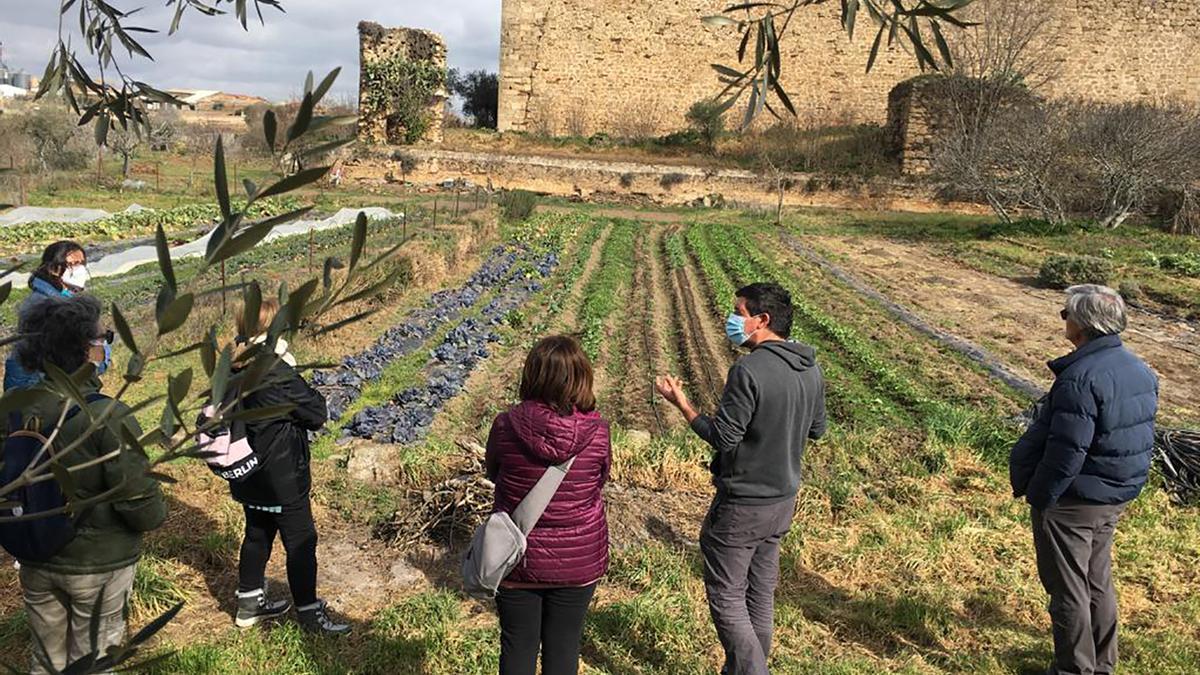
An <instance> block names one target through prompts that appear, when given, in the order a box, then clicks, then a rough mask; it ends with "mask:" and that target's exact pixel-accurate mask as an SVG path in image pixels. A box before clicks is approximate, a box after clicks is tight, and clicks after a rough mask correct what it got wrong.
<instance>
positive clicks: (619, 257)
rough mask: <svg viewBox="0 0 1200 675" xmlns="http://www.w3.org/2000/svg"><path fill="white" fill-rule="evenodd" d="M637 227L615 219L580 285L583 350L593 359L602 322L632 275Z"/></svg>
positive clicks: (598, 350) (599, 340) (596, 353)
mask: <svg viewBox="0 0 1200 675" xmlns="http://www.w3.org/2000/svg"><path fill="white" fill-rule="evenodd" d="M636 238H637V227H636V226H635V225H634V224H633V223H631V222H629V221H617V223H616V224H614V225H613V230H612V234H611V235H609V237H608V241H606V242H604V248H603V249H601V251H600V268H599V269H598V270H597V271H596V274H595V276H594V277H592V280H591V281H590V282H589V283H588V285H587V287H586V288H585V289H584V298H583V305H582V306H581V307H580V309H579V325H580V326H581V327H582V333H583V336H582V338H581V340H580V341H581V342H582V343H583V350H584V351H585V352H586V353H587V355H588V358H590V359H592V360H595V359H596V357H597V356H599V354H600V344H601V342H602V341H603V339H604V322H605V321H606V320H607V319H608V316H609V314H611V313H612V311H613V310H614V309H616V308H617V306H619V305H620V304H621V298H620V295H621V293H620V290H621V289H622V288H624V287H625V284H626V282H627V281H628V280H630V279H632V278H633V246H634V241H635V240H636Z"/></svg>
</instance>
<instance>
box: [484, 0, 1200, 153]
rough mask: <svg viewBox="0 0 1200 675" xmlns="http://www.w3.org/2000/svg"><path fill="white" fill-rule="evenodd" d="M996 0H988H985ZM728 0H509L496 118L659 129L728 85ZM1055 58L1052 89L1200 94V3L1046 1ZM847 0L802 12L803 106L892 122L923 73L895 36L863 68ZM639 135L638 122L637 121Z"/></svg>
mask: <svg viewBox="0 0 1200 675" xmlns="http://www.w3.org/2000/svg"><path fill="white" fill-rule="evenodd" d="M981 1H987V0H981ZM729 4H733V3H730V2H728V0H662V1H660V2H650V1H649V0H502V17H501V49H500V129H501V130H502V131H505V130H518V131H538V132H547V133H551V134H556V135H563V134H577V133H578V134H584V135H587V134H591V133H594V132H597V131H605V132H609V133H613V134H618V135H631V132H638V133H646V132H649V133H663V132H666V131H670V130H674V129H678V128H680V127H682V126H684V119H683V116H684V113H685V112H686V110H687V108H688V106H690V105H691V104H692V103H693V102H695V101H697V100H699V99H701V98H704V97H707V96H711V95H713V94H714V93H716V92H717V91H718V83H717V79H716V75H715V73H714V72H713V70H712V69H711V68H710V66H709V64H711V63H713V62H721V63H729V62H730V61H732V60H733V58H734V53H735V51H736V49H737V44H738V40H739V37H738V34H737V31H736V29H734V28H712V27H708V26H705V25H704V24H702V23H701V21H700V19H701V17H703V16H706V15H710V14H717V13H720V11H721V10H722V9H723V8H724V7H726V6H728V5H729ZM1045 5H1046V8H1047V9H1046V12H1047V22H1048V23H1049V24H1050V25H1049V27H1048V34H1049V35H1051V36H1053V45H1052V47H1051V51H1052V53H1051V54H1050V55H1049V56H1048V57H1047V58H1050V59H1053V60H1054V61H1055V62H1057V63H1058V64H1060V66H1061V68H1060V70H1061V73H1060V76H1059V77H1058V78H1057V79H1056V80H1055V81H1054V82H1053V83H1052V84H1051V85H1050V87H1049V89H1050V91H1049V92H1048V93H1049V94H1051V95H1063V96H1080V97H1089V98H1100V99H1104V100H1135V99H1136V100H1156V99H1166V98H1176V99H1182V100H1189V101H1200V2H1198V1H1197V0H1120V1H1119V2H1112V1H1111V0H1054V1H1053V2H1047V3H1045ZM839 12H840V3H837V2H829V3H825V4H821V5H816V6H812V7H808V8H804V9H801V10H800V12H799V13H798V14H797V16H796V18H795V19H794V20H793V23H792V29H791V34H790V38H789V39H788V40H787V41H786V45H787V49H788V55H787V58H786V65H785V68H784V76H783V82H784V85H785V87H786V89H787V90H788V93H789V96H790V98H791V99H792V101H793V102H794V103H795V104H796V107H797V108H798V110H799V113H800V116H801V117H802V118H805V119H810V120H812V121H814V122H816V123H818V124H829V123H838V122H875V123H883V122H884V120H885V119H886V117H887V101H888V92H889V91H890V90H891V89H892V88H893V87H894V86H895V85H896V84H898V83H899V82H901V81H903V80H906V79H909V78H911V77H913V76H914V75H917V74H918V71H917V69H916V66H915V59H914V58H913V57H912V56H911V55H910V54H908V53H907V52H905V51H904V50H903V49H901V48H899V47H898V46H897V47H894V48H891V49H886V50H884V51H883V52H881V54H880V56H879V59H878V61H877V62H876V64H875V68H874V70H873V71H872V72H871V73H870V74H867V73H865V72H864V69H865V66H866V63H867V58H868V54H869V51H870V47H871V40H872V38H873V35H871V34H869V32H870V31H869V26H867V25H866V23H867V22H865V21H860V22H859V23H860V26H859V28H860V30H859V32H858V34H856V35H855V39H854V42H850V41H849V39H848V38H847V37H846V35H845V33H844V32H843V31H842V30H841V26H840V21H839ZM634 135H636V134H634Z"/></svg>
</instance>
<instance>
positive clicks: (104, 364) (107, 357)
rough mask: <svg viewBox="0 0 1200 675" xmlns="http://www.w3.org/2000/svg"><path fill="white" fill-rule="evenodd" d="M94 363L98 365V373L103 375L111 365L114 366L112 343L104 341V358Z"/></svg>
mask: <svg viewBox="0 0 1200 675" xmlns="http://www.w3.org/2000/svg"><path fill="white" fill-rule="evenodd" d="M94 365H95V366H96V374H97V375H103V374H104V373H106V372H108V369H109V367H110V366H112V345H110V344H109V343H107V342H105V343H104V360H103V361H101V362H100V363H96V364H94Z"/></svg>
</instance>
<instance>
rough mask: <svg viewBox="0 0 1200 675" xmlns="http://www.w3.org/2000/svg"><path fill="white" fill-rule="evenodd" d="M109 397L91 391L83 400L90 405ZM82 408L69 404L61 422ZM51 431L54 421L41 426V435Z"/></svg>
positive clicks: (76, 413)
mask: <svg viewBox="0 0 1200 675" xmlns="http://www.w3.org/2000/svg"><path fill="white" fill-rule="evenodd" d="M109 398H111V397H109V396H105V395H104V394H101V393H100V392H92V393H90V394H88V395H87V396H86V397H84V400H85V401H87V403H88V405H91V404H93V403H95V402H97V401H106V400H108V399H109ZM82 410H83V409H82V408H80V407H79V405H78V404H76V405H73V406H71V407H70V409H68V410H67V416H66V417H64V418H63V422H64V423H65V422H66V421H67V420H69V419H71V418H72V417H74V416H76V415H78V414H79V413H80V412H82ZM18 424H20V422H18ZM53 432H54V423H53V422H48V423H47V424H46V426H45V427H43V428H42V436H45V437H47V438H48V437H49V436H50V434H51V433H53Z"/></svg>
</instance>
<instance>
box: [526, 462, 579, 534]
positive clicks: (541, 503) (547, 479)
mask: <svg viewBox="0 0 1200 675" xmlns="http://www.w3.org/2000/svg"><path fill="white" fill-rule="evenodd" d="M574 463H575V458H574V457H572V458H571V459H568V460H567V461H565V462H563V463H562V464H555V465H553V466H551V467H549V468H548V469H546V473H544V474H542V477H541V478H539V479H538V482H537V483H536V484H535V485H534V486H533V488H531V489H530V490H529V494H527V495H525V498H524V499H522V500H521V503H520V504H517V508H515V509H513V512H512V520H513V522H514V523H516V525H517V527H519V528H521V532H522V533H523V534H524V535H525V536H529V533H530V531H532V530H533V527H534V526H535V525H537V522H538V520H540V519H541V517H542V513H543V512H545V510H546V507H547V506H549V505H550V500H552V499H554V494H555V493H557V492H558V486H559V485H562V482H563V478H566V476H567V472H568V471H570V470H571V465H572V464H574Z"/></svg>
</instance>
